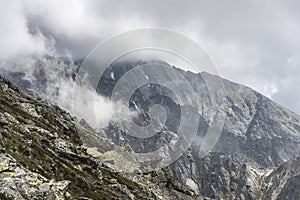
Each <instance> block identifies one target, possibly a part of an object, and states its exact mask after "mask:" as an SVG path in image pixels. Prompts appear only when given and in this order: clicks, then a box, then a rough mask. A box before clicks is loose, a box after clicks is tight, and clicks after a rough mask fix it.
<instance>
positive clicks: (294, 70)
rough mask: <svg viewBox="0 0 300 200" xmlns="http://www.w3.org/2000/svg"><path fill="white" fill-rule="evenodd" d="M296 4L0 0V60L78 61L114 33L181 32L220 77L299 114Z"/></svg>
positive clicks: (299, 16)
mask: <svg viewBox="0 0 300 200" xmlns="http://www.w3.org/2000/svg"><path fill="white" fill-rule="evenodd" d="M299 10H300V2H299V1H296V0H295V1H291V0H287V1H276V0H275V1H270V0H266V1H258V0H254V1H237V0H225V1H216V0H213V1H202V0H200V1H171V0H165V1H156V0H154V1H139V0H135V1H133V0H128V1H108V0H106V1H96V0H90V1H84V0H74V1H68V0H67V1H59V0H54V1H43V0H42V1H38V0H27V1H22V0H19V1H4V0H3V1H2V0H1V7H0V23H1V27H0V33H1V41H0V52H1V53H0V54H1V55H0V58H1V59H11V58H13V56H17V55H20V54H24V53H36V52H39V53H42V52H46V53H49V54H52V55H57V56H70V57H73V58H74V59H79V58H83V57H84V56H86V55H87V54H88V53H89V52H90V50H91V49H92V48H93V47H95V46H96V45H97V44H98V43H99V42H101V41H103V40H105V39H106V38H108V37H111V36H112V35H116V34H118V33H121V32H123V31H128V30H132V29H136V28H142V27H152V26H154V27H162V28H168V29H173V30H175V31H179V32H181V33H183V34H185V35H187V36H188V37H190V38H192V39H193V40H195V41H196V42H198V43H199V44H200V45H201V46H203V47H204V48H205V49H206V51H207V53H208V55H209V56H210V57H211V58H212V60H213V61H214V63H215V64H216V66H217V68H218V70H219V73H220V75H221V76H222V77H225V78H227V79H230V80H232V81H235V82H238V83H242V84H245V85H247V86H249V87H251V88H254V89H255V90H257V91H259V92H261V93H263V94H265V95H266V96H268V97H270V98H272V99H274V100H275V101H277V102H278V103H280V104H282V105H284V106H285V107H287V108H289V109H290V110H292V111H294V112H297V113H300V89H299V85H300V37H299V35H300V12H299Z"/></svg>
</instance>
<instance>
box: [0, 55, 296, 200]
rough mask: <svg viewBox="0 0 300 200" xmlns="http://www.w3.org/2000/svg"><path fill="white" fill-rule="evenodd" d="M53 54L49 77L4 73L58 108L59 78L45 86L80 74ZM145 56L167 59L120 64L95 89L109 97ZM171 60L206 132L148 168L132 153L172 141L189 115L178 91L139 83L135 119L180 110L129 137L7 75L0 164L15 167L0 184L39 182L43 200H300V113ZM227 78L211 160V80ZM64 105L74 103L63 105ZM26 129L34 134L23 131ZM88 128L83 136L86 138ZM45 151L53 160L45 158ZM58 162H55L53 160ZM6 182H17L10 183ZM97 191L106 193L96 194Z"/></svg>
mask: <svg viewBox="0 0 300 200" xmlns="http://www.w3.org/2000/svg"><path fill="white" fill-rule="evenodd" d="M38 60H39V62H36V63H41V64H39V65H35V67H37V68H35V69H39V70H38V72H43V71H45V70H49V69H45V66H48V65H46V64H43V63H44V62H45V59H38ZM49 60H50V63H52V64H51V65H52V68H51V69H56V68H57V69H58V70H51V73H50V75H51V76H48V75H47V73H35V74H34V75H35V78H34V80H35V81H34V82H26V79H23V78H22V77H26V76H25V74H23V75H22V73H20V72H18V73H16V71H14V72H9V71H8V70H6V71H5V74H6V75H7V77H8V78H9V79H10V80H11V81H12V82H13V83H14V84H16V85H17V86H19V87H20V88H21V89H23V90H25V91H27V92H31V93H33V94H34V95H39V96H40V97H42V98H43V99H44V100H46V101H48V102H51V103H56V104H58V105H59V104H60V103H61V101H58V100H57V99H59V98H57V97H59V96H60V95H59V90H60V86H61V85H56V89H55V90H56V91H57V92H56V93H51V95H49V93H47V94H46V95H45V90H44V89H45V88H47V87H48V86H49V85H51V86H53V83H54V85H55V84H56V82H55V77H58V78H57V79H58V80H64V81H70V82H73V81H74V80H76V79H78V77H77V75H76V73H75V72H73V71H72V70H71V69H70V68H69V67H68V66H67V65H65V64H63V63H60V62H59V61H57V60H55V59H54V58H53V57H47V58H46V61H47V63H49ZM145 63H146V64H147V63H162V61H143V60H137V61H129V62H116V63H112V64H111V65H110V67H109V68H108V69H107V70H106V72H105V73H104V75H103V77H102V78H101V79H100V82H99V85H98V87H97V92H98V93H99V94H101V95H103V96H106V97H110V96H111V95H112V90H113V88H114V87H115V85H116V83H117V82H118V80H119V79H120V77H122V76H123V75H124V74H125V73H126V72H128V71H130V70H131V69H133V68H135V67H136V66H138V65H141V64H145ZM163 63H164V64H166V65H168V64H167V63H165V62H163ZM169 67H172V68H173V69H175V70H177V72H178V73H180V74H181V75H182V76H184V77H185V78H186V79H187V80H188V82H189V83H190V85H191V86H192V88H193V89H194V90H195V91H196V93H197V94H198V95H199V96H200V97H201V99H202V101H201V104H200V105H199V106H200V108H201V111H202V112H201V113H198V114H199V119H200V120H199V121H197V123H199V128H198V131H197V136H198V137H197V136H196V139H195V140H194V142H193V143H192V145H191V146H190V148H189V149H188V150H187V151H186V152H185V153H184V154H183V155H182V156H181V157H180V158H179V159H177V160H176V161H175V162H173V163H172V164H171V165H170V166H169V167H165V168H162V169H159V170H156V171H154V172H143V170H142V171H141V169H140V166H138V165H135V164H133V165H131V164H130V163H131V160H130V159H128V157H126V156H125V157H124V155H127V154H128V153H129V154H130V153H132V152H136V153H142V152H149V151H153V150H157V149H158V148H159V146H161V145H164V144H166V143H169V142H170V140H172V137H173V136H172V137H171V138H170V135H174V134H173V133H176V131H177V130H178V121H179V122H180V114H181V113H180V112H181V111H180V109H179V108H178V104H177V103H176V102H174V101H173V100H171V99H170V98H169V97H170V96H172V95H171V92H172V91H171V92H170V91H168V90H167V89H166V88H164V87H162V86H160V85H157V84H151V85H150V86H151V87H141V88H139V89H137V90H136V91H135V93H134V94H133V96H132V98H131V103H132V104H131V105H134V107H132V108H133V109H135V110H139V111H141V113H140V116H139V117H138V118H137V119H136V120H137V122H138V123H146V124H147V123H148V120H149V115H148V114H147V113H148V112H149V107H150V106H151V105H153V104H160V105H162V106H163V107H167V108H168V109H167V110H170V111H172V112H169V113H167V114H168V119H167V121H166V124H165V129H164V130H163V131H162V132H161V134H158V135H157V136H154V137H151V138H146V139H141V138H135V137H132V136H130V134H127V133H126V132H124V130H123V129H122V128H121V127H119V126H118V123H115V122H112V123H110V125H109V126H108V127H106V128H105V129H102V130H94V129H93V128H91V127H89V125H88V124H86V123H84V122H83V121H82V122H81V123H79V122H77V121H76V119H75V118H72V117H71V116H70V115H68V114H67V113H66V112H65V111H63V110H61V109H59V108H58V107H57V106H51V105H48V104H47V103H45V102H43V101H41V100H38V99H36V98H34V97H32V96H29V95H27V94H25V93H24V92H22V91H20V90H19V89H17V88H16V87H14V86H12V85H11V84H10V83H9V82H8V81H6V80H4V79H2V78H1V88H2V90H1V91H2V93H1V99H2V101H1V134H2V139H1V142H2V143H1V146H2V147H4V148H5V149H3V150H2V151H1V152H2V153H1V156H2V157H3V159H2V161H3V162H2V163H3V164H1V166H2V165H3V166H7V165H9V166H13V167H11V168H9V167H3V170H1V171H2V173H1V174H3V173H4V176H3V177H5V179H3V180H9V181H7V182H5V181H4V182H0V184H1V185H2V187H1V188H11V187H12V188H14V190H8V189H5V190H3V189H2V190H1V192H2V194H3V195H6V196H7V195H11V196H13V195H17V194H20V195H24V194H25V195H26V194H27V193H28V192H26V191H24V190H22V188H31V189H30V191H31V190H32V188H34V189H35V191H36V192H39V195H44V196H42V197H43V198H46V196H47V195H52V196H53V195H56V196H57V197H62V198H66V197H68V196H72V197H74V198H79V197H84V196H85V197H89V198H93V199H101V198H109V197H112V196H114V197H116V198H121V199H123V198H133V196H134V198H136V199H143V198H145V199H147V198H151V197H152V198H154V199H160V198H162V199H188V198H190V199H287V198H288V199H299V197H300V190H299V189H298V188H299V187H297V185H299V184H300V183H299V174H300V173H299V172H300V170H299V157H300V117H299V116H298V115H296V114H295V113H293V112H291V111H289V110H287V109H285V108H283V107H281V106H280V105H278V104H276V103H275V102H273V101H272V100H270V99H268V98H267V97H265V96H263V95H261V94H259V93H258V92H255V91H254V90H252V89H250V88H248V87H245V86H242V85H239V84H236V83H233V82H230V81H228V80H225V79H221V78H220V77H217V76H214V75H210V74H208V73H205V72H202V73H201V74H194V73H191V72H185V71H183V70H180V69H178V68H175V67H173V66H170V65H169ZM62 69H63V70H62ZM2 73H3V72H2ZM53 73H54V75H53ZM20 74H21V76H20ZM111 74H113V76H112V75H111ZM52 77H53V78H52ZM76 77H77V78H76ZM166 77H168V76H166ZM52 80H53V81H52ZM220 80H221V81H222V82H223V84H224V88H225V91H226V94H225V96H224V100H223V104H224V107H222V109H220V112H222V113H221V114H222V115H223V116H224V117H225V118H224V119H225V123H224V127H223V128H222V132H221V135H220V138H219V140H218V142H217V143H216V145H215V146H214V148H213V149H212V151H211V152H210V153H209V154H207V155H205V156H204V157H203V156H202V155H200V154H199V152H200V151H201V145H199V140H197V138H201V137H202V136H203V135H205V134H206V132H207V130H208V129H209V128H210V126H212V119H211V115H210V112H211V110H210V108H211V107H210V104H209V98H208V97H209V95H210V93H211V92H214V93H218V91H219V88H217V87H213V86H214V85H213V84H212V85H211V88H210V90H209V91H208V90H207V82H210V83H214V82H218V81H220ZM27 81H28V80H27ZM43 88H44V89H43ZM52 89H53V87H52ZM179 89H180V88H179ZM182 89H184V88H182ZM32 91H35V92H32ZM46 91H47V90H46ZM39 92H40V93H39ZM217 102H219V101H217ZM63 108H65V109H67V107H65V105H63ZM24 110H25V111H24ZM195 110H198V109H196V108H195ZM22 118H23V119H22ZM56 119H59V120H56ZM15 120H17V121H18V122H17V121H15ZM31 126H34V128H31ZM24 127H25V128H27V130H28V131H27V130H25V131H24V130H23V128H24ZM74 127H76V128H74ZM21 130H22V131H21ZM8 132H9V133H13V134H12V135H13V137H8V136H7V135H10V134H7V133H8ZM49 133H50V134H49ZM55 133H56V134H57V135H56V134H55ZM53 134H54V135H55V136H53ZM82 134H84V136H85V137H81V135H82ZM3 135H4V137H3ZM49 135H50V136H49ZM7 137H8V138H9V139H7ZM3 138H4V139H3ZM29 138H30V139H29ZM27 140H30V141H31V143H30V146H29V147H28V148H25V149H24V150H23V148H24V147H22V146H24V145H20V144H27V143H25V141H27ZM59 141H62V142H59ZM32 143H33V145H32ZM40 151H42V153H40ZM32 152H33V153H32ZM45 155H47V156H45ZM44 158H45V160H47V162H43V160H44ZM58 158H59V159H58ZM135 162H137V161H135ZM7 163H11V164H7ZM50 163H51V164H53V165H54V166H53V167H50V166H51V165H50ZM124 163H127V165H126V166H125V165H124ZM16 166H19V167H16ZM120 166H121V167H123V168H126V167H128V166H130V167H131V168H132V170H133V171H134V173H133V174H130V173H129V174H128V173H126V172H124V171H120V170H121V169H120ZM20 169H22V170H23V171H25V173H24V172H23V171H22V170H21V171H22V173H19V172H20ZM49 169H51V170H53V171H54V172H53V174H51V173H49V172H48V171H49ZM60 169H61V170H60ZM51 170H50V171H51ZM7 171H9V172H11V171H14V173H17V175H16V176H15V175H11V173H8V175H7V173H6V172H7ZM103 171H104V172H103ZM100 172H101V173H100ZM99 174H100V175H99ZM103 174H104V175H103ZM75 175H76V176H75ZM77 175H78V177H77ZM105 175H107V176H105ZM103 176H104V178H103ZM15 177H17V178H15ZM26 177H35V180H37V179H39V180H42V181H38V182H39V184H40V183H45V184H46V185H47V188H48V190H47V191H46V192H45V191H41V190H43V188H45V187H46V186H45V187H44V186H41V185H38V186H37V185H32V184H31V183H29V181H27V183H24V184H23V186H22V184H20V185H19V187H18V186H17V185H18V184H16V183H19V182H18V181H19V180H20V179H24V178H25V179H26ZM52 179H53V180H52ZM111 179H113V180H111ZM115 179H116V180H117V181H115ZM1 180H2V179H1ZM26 180H27V179H26ZM80 182H84V185H85V186H86V188H89V189H88V190H87V189H84V187H83V186H82V185H80ZM9 184H11V185H9ZM14 184H15V186H14V187H13V186H12V185H14ZM114 184H115V186H111V185H114ZM6 185H9V187H4V186H6ZM10 186H11V187H10ZM60 186H61V187H60ZM57 187H59V188H60V189H58V188H57ZM111 188H113V189H111ZM124 188H125V189H124ZM15 191H18V192H15ZM97 193H101V195H103V196H97ZM46 194H47V195H46ZM59 195H60V196H59ZM14 197H15V198H18V197H19V196H14ZM27 197H28V196H27ZM31 197H32V196H31ZM23 198H25V196H24V197H23ZM28 198H30V197H28ZM68 198H69V197H68ZM70 198H71V197H70ZM25 199H26V198H25Z"/></svg>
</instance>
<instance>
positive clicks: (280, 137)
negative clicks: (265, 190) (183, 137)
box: [97, 61, 300, 167]
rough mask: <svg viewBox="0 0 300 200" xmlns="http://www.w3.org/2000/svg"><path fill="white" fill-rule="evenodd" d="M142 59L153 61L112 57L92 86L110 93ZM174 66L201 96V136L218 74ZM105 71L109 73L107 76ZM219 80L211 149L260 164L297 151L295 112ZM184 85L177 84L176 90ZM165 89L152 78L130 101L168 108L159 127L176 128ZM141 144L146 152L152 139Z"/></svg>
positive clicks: (299, 137)
mask: <svg viewBox="0 0 300 200" xmlns="http://www.w3.org/2000/svg"><path fill="white" fill-rule="evenodd" d="M147 62H150V63H151V62H154V63H155V62H157V61H136V62H125V63H124V62H121V63H120V62H117V63H113V64H112V65H111V66H110V68H108V69H107V70H106V72H105V73H104V75H103V77H102V78H101V79H100V82H99V85H98V88H97V90H98V92H99V93H100V94H102V95H105V96H108V97H110V96H111V94H112V90H113V88H114V86H115V84H116V83H117V82H118V80H119V79H120V78H121V77H122V75H124V74H125V73H126V72H127V71H129V70H131V69H133V68H134V67H136V66H138V65H141V64H145V63H147ZM158 63H161V61H159V62H158ZM165 64H166V63H165ZM170 67H171V66H170ZM177 70H178V72H179V73H181V74H182V75H183V76H185V77H186V79H187V80H188V81H189V83H190V85H191V86H192V87H193V89H194V90H195V91H196V93H197V94H198V95H199V97H200V99H201V103H202V104H201V105H199V106H200V107H201V109H200V111H202V113H199V114H200V115H201V120H200V122H199V129H198V135H199V136H201V135H203V134H205V133H206V130H207V127H208V126H210V117H211V115H210V112H211V111H209V108H210V105H209V98H210V96H211V95H210V93H217V92H218V91H219V90H220V88H216V87H215V85H214V84H213V83H214V82H216V81H220V78H219V77H217V76H214V75H210V74H207V73H205V72H203V73H201V74H194V73H191V72H185V71H183V70H180V69H177ZM111 73H113V74H114V76H113V77H112V76H111ZM166 77H167V76H166ZM166 81H168V80H166ZM169 81H171V80H169ZM206 82H207V83H206ZM222 82H223V84H224V88H225V92H226V94H225V96H224V100H223V104H224V106H223V107H224V108H225V109H224V110H223V111H222V112H224V116H225V123H224V128H223V131H222V134H221V137H220V139H219V141H218V143H217V144H216V146H215V147H214V149H213V151H217V152H222V153H224V154H229V155H237V156H239V157H241V158H243V159H247V160H249V161H251V162H255V163H256V164H258V165H260V166H262V167H274V166H278V165H280V164H281V163H283V162H285V161H287V160H290V159H293V158H296V157H299V156H300V129H299V127H300V117H299V116H298V115H296V114H295V113H293V112H291V111H289V110H287V109H285V108H283V107H281V106H280V105H278V104H276V103H274V102H273V101H271V100H270V99H268V98H267V97H265V96H263V95H261V94H259V93H257V92H255V91H253V90H252V89H250V88H247V87H245V86H242V85H238V84H236V83H233V82H230V81H227V80H225V79H224V80H222ZM207 84H209V85H210V86H209V87H210V90H208V89H207ZM184 89H185V88H182V90H184ZM167 93H170V92H168V91H167V90H166V89H165V88H163V87H161V86H159V85H155V84H152V86H151V87H141V88H139V89H137V90H136V92H135V93H134V94H133V95H132V99H131V101H132V102H134V105H137V107H139V109H140V110H141V111H143V112H145V113H147V112H148V108H149V106H151V105H153V104H160V105H162V106H164V107H165V109H166V110H167V111H168V110H171V112H170V113H167V114H168V119H167V121H166V124H165V127H166V129H167V130H169V131H172V132H175V133H176V130H177V129H178V124H179V123H180V108H179V107H178V105H177V104H176V102H174V101H172V100H170V99H169V96H170V95H168V94H167ZM220 108H221V106H220ZM144 120H145V119H144ZM125 136H126V135H125ZM114 137H116V136H114ZM130 141H133V142H132V145H133V146H135V144H136V143H137V141H136V140H135V139H134V138H130V139H129V140H128V142H129V143H130ZM149 141H150V142H151V139H150V140H147V141H144V142H143V141H140V143H142V144H143V143H146V144H147V142H149ZM155 141H157V139H156V140H155ZM196 143H197V139H196V140H195V142H194V145H195V146H197V145H196ZM142 146H143V148H144V149H143V148H142V149H138V148H136V149H137V150H138V151H140V152H148V151H150V150H151V149H147V148H150V146H153V145H149V147H145V145H142Z"/></svg>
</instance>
